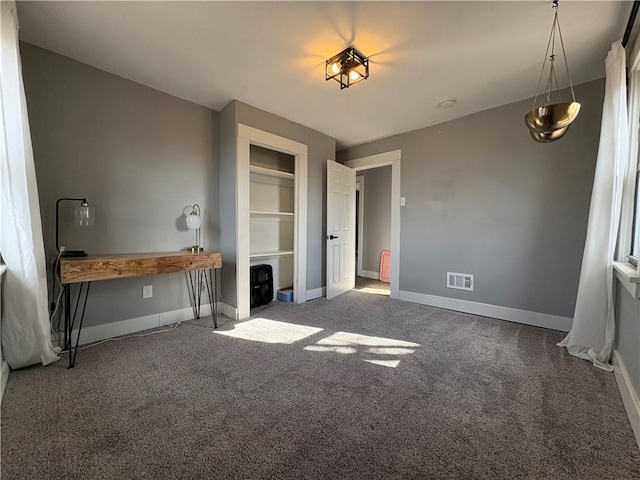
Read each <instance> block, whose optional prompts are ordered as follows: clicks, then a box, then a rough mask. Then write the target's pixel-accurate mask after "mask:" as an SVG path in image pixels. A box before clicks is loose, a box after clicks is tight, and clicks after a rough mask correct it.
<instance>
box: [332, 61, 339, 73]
mask: <svg viewBox="0 0 640 480" xmlns="http://www.w3.org/2000/svg"><path fill="white" fill-rule="evenodd" d="M331 71H332V72H333V73H340V64H339V63H338V62H334V63H332V64H331Z"/></svg>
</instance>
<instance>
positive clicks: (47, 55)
mask: <svg viewBox="0 0 640 480" xmlns="http://www.w3.org/2000/svg"><path fill="white" fill-rule="evenodd" d="M20 48H21V56H22V67H23V77H24V84H25V90H26V97H27V106H28V111H29V121H30V126H31V136H32V142H33V149H34V156H35V164H36V174H37V178H38V191H39V195H40V207H41V211H42V217H43V219H42V220H43V230H44V236H45V249H46V252H47V255H48V256H49V257H52V256H53V255H54V254H55V245H54V243H55V242H54V237H55V202H56V199H58V198H60V197H87V199H88V201H89V203H90V205H92V206H94V207H95V211H96V223H95V226H93V227H88V228H87V227H84V228H81V227H73V226H72V225H71V224H70V221H71V220H72V215H73V214H72V211H73V205H69V206H68V207H69V208H65V209H64V211H63V212H62V214H63V218H62V224H61V228H60V231H61V235H60V236H61V244H63V245H66V246H67V247H68V248H82V249H85V250H86V251H88V252H89V253H90V254H97V253H125V252H154V251H175V250H180V249H184V248H185V247H188V246H190V245H193V243H194V241H195V233H194V232H193V231H191V230H188V229H187V227H186V223H185V217H184V215H183V209H184V208H185V207H187V206H189V205H192V204H194V203H198V204H199V205H200V206H201V208H202V213H203V228H202V235H203V245H204V246H205V247H206V248H207V249H209V250H214V251H216V250H218V248H219V242H218V236H219V232H218V225H219V218H218V216H219V211H220V208H219V203H218V188H217V185H218V181H217V177H218V174H219V172H218V161H217V156H218V145H217V138H218V136H217V132H218V116H219V114H218V113H217V112H215V111H212V110H210V109H207V108H204V107H201V106H198V105H195V104H193V103H190V102H187V101H184V100H181V99H178V98H176V97H172V96H170V95H167V94H165V93H161V92H159V91H157V90H153V89H151V88H149V87H145V86H143V85H140V84H137V83H134V82H131V81H129V80H125V79H123V78H121V77H117V76H115V75H111V74H109V73H106V72H103V71H101V70H97V69H95V68H92V67H90V66H88V65H85V64H82V63H79V62H76V61H74V60H71V59H69V58H67V57H63V56H61V55H58V54H55V53H52V52H49V51H47V50H43V49H41V48H38V47H35V46H32V45H29V44H24V43H23V44H21V46H20ZM142 285H153V287H154V291H153V298H151V299H145V300H143V299H142ZM188 306H189V301H188V296H187V289H186V283H185V280H184V276H183V275H181V274H170V275H159V276H154V277H146V278H135V279H122V280H109V281H102V282H94V284H93V285H92V287H91V296H90V298H89V303H88V305H87V315H86V320H85V325H89V326H90V325H97V324H103V323H108V322H114V321H118V320H124V319H129V318H134V317H139V316H143V315H149V314H153V313H158V312H164V311H169V310H174V309H179V308H184V307H188Z"/></svg>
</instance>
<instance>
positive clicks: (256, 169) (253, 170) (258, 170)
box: [249, 165, 295, 180]
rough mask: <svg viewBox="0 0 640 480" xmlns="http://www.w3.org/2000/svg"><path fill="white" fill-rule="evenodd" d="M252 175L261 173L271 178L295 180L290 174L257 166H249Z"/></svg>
mask: <svg viewBox="0 0 640 480" xmlns="http://www.w3.org/2000/svg"><path fill="white" fill-rule="evenodd" d="M249 171H250V172H251V173H259V174H260V175H267V176H269V177H278V178H289V179H291V180H293V179H294V178H295V175H294V174H293V173H289V172H281V171H280V170H273V169H271V168H264V167H257V166H255V165H250V166H249Z"/></svg>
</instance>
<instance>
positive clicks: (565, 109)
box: [524, 102, 580, 133]
mask: <svg viewBox="0 0 640 480" xmlns="http://www.w3.org/2000/svg"><path fill="white" fill-rule="evenodd" d="M579 112H580V104H579V103H578V102H571V103H556V104H553V105H545V106H542V107H539V108H535V109H533V110H531V111H530V112H529V113H527V114H526V115H525V116H524V122H525V123H526V124H527V127H528V128H529V130H531V131H532V132H538V133H542V132H549V131H551V130H560V129H564V128H566V127H568V126H569V125H571V122H573V121H574V120H575V119H576V117H577V116H578V113H579Z"/></svg>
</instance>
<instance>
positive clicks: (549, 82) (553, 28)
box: [531, 0, 576, 110]
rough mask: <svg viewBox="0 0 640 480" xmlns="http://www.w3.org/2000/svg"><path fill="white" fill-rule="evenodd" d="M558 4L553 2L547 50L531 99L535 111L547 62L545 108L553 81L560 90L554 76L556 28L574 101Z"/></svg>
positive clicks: (556, 1) (548, 102) (556, 0)
mask: <svg viewBox="0 0 640 480" xmlns="http://www.w3.org/2000/svg"><path fill="white" fill-rule="evenodd" d="M558 2H559V0H553V6H552V8H554V9H555V14H554V16H553V24H552V26H551V33H550V34H549V40H548V41H547V49H546V51H545V52H544V61H543V62H542V68H541V69H540V76H539V77H538V85H537V86H536V96H535V97H534V98H533V106H532V108H531V109H532V110H535V108H536V104H537V102H538V97H539V96H540V84H541V83H542V75H543V74H544V67H545V66H546V64H547V61H549V63H550V67H549V79H548V80H547V86H546V88H545V93H546V95H545V106H546V105H549V104H550V103H551V91H552V89H553V82H554V80H555V84H556V90H560V87H559V85H558V78H557V76H556V69H555V65H554V61H555V58H556V56H555V53H554V52H555V46H556V36H555V32H556V28H557V29H558V36H559V37H560V46H561V48H562V56H563V57H564V66H565V68H566V69H567V78H568V79H569V87H570V89H571V97H572V98H573V101H574V102H575V101H576V96H575V93H574V92H573V83H572V82H571V74H570V73H569V63H568V62H567V54H566V52H565V49H564V41H563V39H562V30H561V29H560V21H559V20H558ZM549 48H551V55H549Z"/></svg>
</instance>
